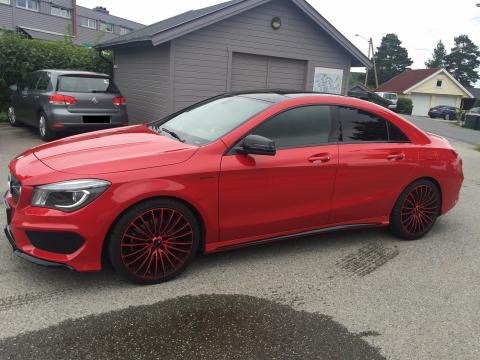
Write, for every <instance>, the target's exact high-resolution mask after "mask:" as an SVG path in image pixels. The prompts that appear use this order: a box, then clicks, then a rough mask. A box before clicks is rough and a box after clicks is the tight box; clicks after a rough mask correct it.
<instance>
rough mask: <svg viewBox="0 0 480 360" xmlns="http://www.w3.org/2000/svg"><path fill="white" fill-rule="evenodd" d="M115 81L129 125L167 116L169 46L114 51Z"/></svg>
mask: <svg viewBox="0 0 480 360" xmlns="http://www.w3.org/2000/svg"><path fill="white" fill-rule="evenodd" d="M114 63H115V69H114V80H115V83H116V84H117V86H118V87H119V89H120V91H121V92H122V94H123V96H125V97H126V99H127V109H128V116H129V122H130V123H131V124H138V123H144V122H150V121H153V120H156V119H159V118H162V117H164V116H165V115H166V114H168V112H169V110H170V109H169V99H170V97H169V91H170V81H169V79H170V77H169V75H170V46H169V44H164V45H161V46H158V47H149V48H146V47H130V48H123V49H116V50H115V59H114Z"/></svg>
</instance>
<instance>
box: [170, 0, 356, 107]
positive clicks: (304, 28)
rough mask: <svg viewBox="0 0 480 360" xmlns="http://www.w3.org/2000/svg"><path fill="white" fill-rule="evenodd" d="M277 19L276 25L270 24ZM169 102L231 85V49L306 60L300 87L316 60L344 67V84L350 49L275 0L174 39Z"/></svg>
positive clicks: (309, 80)
mask: <svg viewBox="0 0 480 360" xmlns="http://www.w3.org/2000/svg"><path fill="white" fill-rule="evenodd" d="M275 16H279V17H280V18H281V19H282V27H281V29H280V30H273V29H272V28H271V26H270V23H271V20H272V18H273V17H275ZM173 42H174V44H175V51H174V54H173V56H174V63H175V69H174V88H173V91H174V103H173V107H174V109H175V110H178V109H181V108H183V107H185V106H187V105H190V104H192V103H194V102H197V101H200V100H203V99H205V98H207V97H210V96H214V95H217V94H219V93H222V92H225V91H229V90H231V81H230V76H231V75H234V74H231V72H232V71H231V70H232V69H231V68H230V67H231V62H232V53H234V52H239V53H251V54H259V55H264V56H271V57H280V58H286V59H297V60H304V61H308V66H307V76H306V82H305V83H306V87H305V90H312V88H313V74H314V68H315V67H316V66H320V67H331V68H338V69H343V70H344V81H343V91H344V92H345V90H346V86H347V79H348V73H349V70H350V63H351V55H349V54H347V52H346V51H345V50H344V49H343V48H342V47H341V46H340V45H339V44H338V43H337V42H336V41H335V40H333V39H332V38H330V37H329V36H328V35H327V34H326V33H325V32H324V31H323V30H321V29H320V28H319V27H318V26H317V25H316V24H315V23H314V22H313V21H312V20H311V19H310V18H308V17H307V16H306V15H305V14H304V13H303V12H302V11H301V10H300V9H299V8H297V7H296V6H295V5H294V4H292V3H291V2H290V1H288V0H275V1H272V2H270V3H267V4H265V5H262V6H259V7H257V8H255V9H252V10H249V11H246V12H244V13H242V14H239V15H236V16H234V17H232V18H229V19H226V20H223V21H221V22H218V23H216V24H213V25H210V26H207V27H205V28H203V29H200V30H197V31H195V32H192V33H190V34H187V35H185V36H182V37H180V38H178V39H175V40H173Z"/></svg>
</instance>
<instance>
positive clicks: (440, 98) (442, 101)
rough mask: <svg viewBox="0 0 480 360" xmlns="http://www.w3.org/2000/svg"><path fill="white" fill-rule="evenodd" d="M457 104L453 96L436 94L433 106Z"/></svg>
mask: <svg viewBox="0 0 480 360" xmlns="http://www.w3.org/2000/svg"><path fill="white" fill-rule="evenodd" d="M437 105H445V106H457V98H456V97H455V96H446V95H437V96H435V102H434V106H437Z"/></svg>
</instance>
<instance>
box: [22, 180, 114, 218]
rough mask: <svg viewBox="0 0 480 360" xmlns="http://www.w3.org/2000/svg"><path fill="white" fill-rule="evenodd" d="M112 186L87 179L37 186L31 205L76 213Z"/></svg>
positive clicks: (105, 182)
mask: <svg viewBox="0 0 480 360" xmlns="http://www.w3.org/2000/svg"><path fill="white" fill-rule="evenodd" d="M110 185H111V184H110V183H109V182H108V181H104V180H96V179H87V180H72V181H64V182H59V183H54V184H48V185H42V186H37V187H35V189H34V191H33V195H32V200H31V202H30V204H31V205H32V206H38V207H46V208H51V209H57V210H62V211H66V212H70V211H75V210H78V209H80V208H82V207H84V206H86V205H87V204H89V203H91V202H92V201H93V200H95V199H96V198H97V197H98V196H100V194H102V193H103V192H104V191H105V190H106V189H107V188H108V187H109V186H110Z"/></svg>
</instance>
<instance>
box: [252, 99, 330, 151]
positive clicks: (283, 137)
mask: <svg viewBox="0 0 480 360" xmlns="http://www.w3.org/2000/svg"><path fill="white" fill-rule="evenodd" d="M330 111H331V110H330V106H305V107H299V108H295V109H291V110H287V111H284V112H282V113H281V114H278V115H276V116H274V117H272V118H271V119H269V120H267V121H266V122H264V123H263V124H261V125H259V126H258V127H257V128H256V129H255V130H254V131H253V132H252V133H253V134H255V135H261V136H265V137H267V138H269V139H271V140H274V141H275V145H276V146H277V148H279V149H281V148H290V147H304V146H313V145H320V144H325V143H328V142H329V138H330V132H331V130H332V120H331V115H330Z"/></svg>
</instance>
